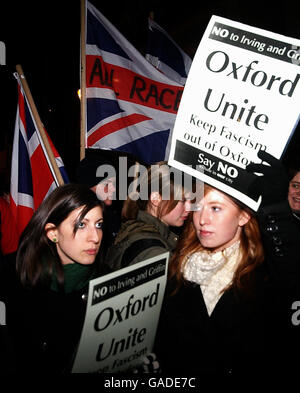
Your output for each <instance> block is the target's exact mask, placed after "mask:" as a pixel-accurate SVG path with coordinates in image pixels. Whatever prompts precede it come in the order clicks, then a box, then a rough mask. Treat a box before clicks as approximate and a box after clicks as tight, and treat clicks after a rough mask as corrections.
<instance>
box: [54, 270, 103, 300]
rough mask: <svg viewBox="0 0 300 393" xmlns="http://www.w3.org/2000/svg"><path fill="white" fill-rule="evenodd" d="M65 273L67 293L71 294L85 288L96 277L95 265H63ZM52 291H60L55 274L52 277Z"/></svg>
mask: <svg viewBox="0 0 300 393" xmlns="http://www.w3.org/2000/svg"><path fill="white" fill-rule="evenodd" d="M63 271H64V289H65V293H71V292H74V291H78V290H80V289H82V288H84V287H85V286H87V285H88V282H89V281H90V280H91V279H92V278H94V275H95V269H94V266H93V264H92V265H81V264H80V263H69V264H68V265H63ZM51 289H52V290H53V291H55V292H58V291H59V286H58V282H57V276H56V274H55V272H54V274H53V276H52V283H51Z"/></svg>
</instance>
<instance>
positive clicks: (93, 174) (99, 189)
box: [76, 155, 121, 255]
mask: <svg viewBox="0 0 300 393" xmlns="http://www.w3.org/2000/svg"><path fill="white" fill-rule="evenodd" d="M107 170H108V171H107ZM116 176H117V173H116V171H115V167H114V165H113V163H112V162H111V161H110V160H108V159H106V158H101V157H99V156H93V155H91V156H87V157H85V158H84V159H83V160H81V161H80V163H79V165H78V167H77V171H76V182H77V183H79V184H85V185H87V186H88V187H89V188H90V189H91V190H93V191H94V192H95V193H96V195H97V197H98V198H99V199H100V200H102V201H103V204H104V213H103V214H104V226H105V228H104V233H105V236H104V237H103V241H102V252H103V255H105V254H106V252H107V250H108V248H109V246H110V245H111V244H112V243H113V242H114V240H115V238H116V236H117V233H118V231H119V229H120V226H121V211H120V208H119V205H118V203H117V202H118V201H116V183H117V179H116Z"/></svg>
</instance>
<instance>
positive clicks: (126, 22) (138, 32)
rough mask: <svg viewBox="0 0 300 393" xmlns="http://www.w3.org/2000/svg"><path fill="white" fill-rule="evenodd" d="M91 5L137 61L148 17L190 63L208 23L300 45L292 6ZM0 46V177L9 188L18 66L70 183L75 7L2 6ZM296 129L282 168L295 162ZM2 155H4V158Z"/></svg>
mask: <svg viewBox="0 0 300 393" xmlns="http://www.w3.org/2000/svg"><path fill="white" fill-rule="evenodd" d="M91 3H92V4H94V5H95V6H96V8H98V9H99V11H100V12H102V13H103V15H104V16H106V18H107V19H109V20H110V22H111V23H112V24H113V25H114V26H115V27H116V28H117V29H118V30H119V31H120V32H121V33H122V34H123V35H124V36H125V37H126V38H127V39H128V40H129V41H130V42H131V43H132V44H133V45H134V46H135V47H136V48H137V49H138V50H139V51H140V52H141V53H142V54H143V55H144V54H145V49H146V44H147V18H148V15H149V12H150V11H153V12H154V20H155V21H156V22H157V23H159V24H160V25H161V26H162V27H163V28H164V29H165V30H167V31H168V33H169V34H170V35H171V36H172V37H173V39H174V40H175V41H176V42H177V43H178V45H179V46H180V47H181V48H182V49H183V50H184V51H185V52H187V53H188V54H189V55H190V56H191V57H193V56H194V53H195V51H196V49H197V46H198V44H199V42H200V40H201V37H202V34H203V32H204V30H205V28H206V26H207V23H208V22H209V19H210V17H211V15H213V14H215V15H218V16H223V17H225V18H229V19H232V20H236V21H239V22H242V23H246V24H249V25H252V26H255V27H260V28H263V29H266V30H270V31H273V32H276V33H279V34H283V35H286V36H290V37H295V38H298V39H300V27H299V12H298V11H299V2H294V1H290V0H287V1H284V2H282V3H278V2H273V3H267V2H263V1H257V0H254V1H238V0H225V1H221V0H212V1H210V2H203V1H201V2H195V1H191V2H189V1H185V2H182V3H180V2H179V3H178V2H170V1H163V0H161V1H157V0H149V1H143V0H141V1H138V0H133V1H127V2H125V1H124V2H114V1H101V0H91ZM0 41H4V42H5V45H6V63H7V65H6V66H0V69H1V73H0V76H1V80H0V82H1V94H0V96H1V100H0V108H1V112H0V113H1V125H0V127H1V128H0V132H1V134H0V135H1V137H0V154H1V159H0V170H1V171H2V173H4V171H5V173H6V174H7V176H6V178H7V179H8V181H9V169H10V154H11V151H10V148H11V143H12V139H13V132H14V122H15V115H16V107H17V83H16V81H15V79H14V77H13V75H12V73H13V72H14V71H15V65H16V64H21V66H22V68H23V71H24V74H25V76H26V79H27V82H28V84H29V87H30V90H31V93H32V96H33V99H34V101H35V104H36V106H37V109H38V111H39V115H40V117H41V120H42V122H43V123H44V125H45V128H46V130H47V131H48V133H49V134H50V137H51V138H52V140H53V142H54V145H55V146H56V148H57V150H58V151H59V153H60V155H61V157H62V159H63V161H64V163H65V166H66V169H67V172H68V174H69V177H70V178H71V180H72V178H73V176H74V168H75V167H76V165H77V164H78V162H79V154H80V152H79V141H80V102H79V99H78V96H77V90H78V89H79V86H80V82H79V75H80V64H79V54H80V0H72V1H57V0H52V1H50V2H44V1H39V2H36V1H22V2H21V1H15V2H9V4H6V5H5V8H4V6H3V11H2V12H1V25H0ZM299 133H300V132H299V127H298V128H297V130H296V132H295V134H294V136H293V138H292V141H291V143H290V146H289V148H288V150H287V153H286V155H285V157H284V160H285V161H286V162H288V161H290V160H294V159H296V157H297V147H298V146H299V140H300V138H299V136H298V135H299ZM5 154H6V155H5Z"/></svg>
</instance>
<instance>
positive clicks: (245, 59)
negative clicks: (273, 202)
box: [169, 16, 300, 210]
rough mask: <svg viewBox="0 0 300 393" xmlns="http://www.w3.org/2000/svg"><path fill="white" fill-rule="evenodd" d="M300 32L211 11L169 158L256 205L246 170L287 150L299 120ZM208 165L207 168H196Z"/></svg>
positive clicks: (191, 70)
mask: <svg viewBox="0 0 300 393" xmlns="http://www.w3.org/2000/svg"><path fill="white" fill-rule="evenodd" d="M299 48H300V40H297V39H293V38H289V37H285V36H282V35H279V34H276V33H272V32H269V31H266V30H263V29H259V28H255V27H251V26H248V25H245V24H242V23H238V22H234V21H231V20H229V19H225V18H221V17H218V16H212V18H211V20H210V22H209V24H208V27H207V29H206V31H205V33H204V35H203V37H202V40H201V42H200V44H199V47H198V49H197V52H196V54H195V57H194V60H193V63H192V66H191V69H190V72H189V75H188V79H187V83H186V85H185V89H184V92H183V96H182V99H181V103H180V106H179V110H178V114H177V118H176V122H175V126H174V130H173V135H172V144H171V150H170V155H169V164H170V165H172V166H174V167H176V168H177V169H180V170H182V171H185V172H187V173H189V174H190V175H193V176H195V177H197V178H198V179H200V180H203V181H204V182H206V183H208V184H210V185H212V186H214V187H216V188H219V189H221V190H222V191H224V192H227V193H229V194H230V195H232V196H233V197H235V198H237V199H239V200H240V201H242V202H243V203H245V204H246V205H248V206H249V207H251V208H252V209H254V210H257V209H258V207H259V204H260V196H259V195H254V194H252V195H251V194H250V193H249V188H250V187H251V184H252V183H253V180H254V179H255V175H253V174H249V173H247V172H246V171H245V168H246V166H247V165H248V164H249V163H250V162H260V160H259V159H258V158H257V153H258V152H259V151H260V150H266V151H267V152H268V153H270V154H272V155H273V156H274V157H276V158H280V157H281V156H282V154H283V152H284V150H285V148H286V147H287V144H288V142H289V140H290V138H291V136H292V134H293V132H294V130H295V128H296V126H297V123H298V120H299V113H300V110H299V109H300V108H299V102H300V82H299V78H300V74H299V64H300V50H299ZM197 167H198V169H199V168H201V170H197Z"/></svg>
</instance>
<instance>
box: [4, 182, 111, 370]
mask: <svg viewBox="0 0 300 393" xmlns="http://www.w3.org/2000/svg"><path fill="white" fill-rule="evenodd" d="M102 224H103V208H102V203H101V202H100V201H99V200H98V198H97V196H96V194H95V193H94V192H93V191H91V190H90V189H89V188H88V187H86V186H81V185H76V184H68V185H64V186H61V187H58V188H57V189H55V190H54V191H53V192H52V193H51V194H50V195H49V196H48V197H47V199H46V200H44V201H43V203H42V204H41V205H40V207H39V208H38V209H37V211H36V212H35V213H34V215H33V217H32V219H31V220H30V222H29V223H28V225H27V227H26V228H25V230H24V231H23V233H22V236H21V239H20V244H19V249H18V253H17V279H18V281H17V282H18V284H17V285H16V286H15V287H14V288H10V294H9V295H8V300H7V326H8V329H9V331H10V334H11V335H12V338H13V343H14V349H15V354H16V369H17V372H26V373H34V374H38V373H50V374H51V373H67V372H70V370H71V366H72V360H73V357H74V355H75V352H76V347H77V345H78V342H79V339H80V334H81V329H82V326H83V322H84V316H85V310H86V300H87V291H88V283H89V280H91V279H92V278H95V277H97V276H99V275H100V274H103V273H104V272H103V271H101V264H99V261H98V257H99V250H100V245H101V240H102V235H103V233H102Z"/></svg>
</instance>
